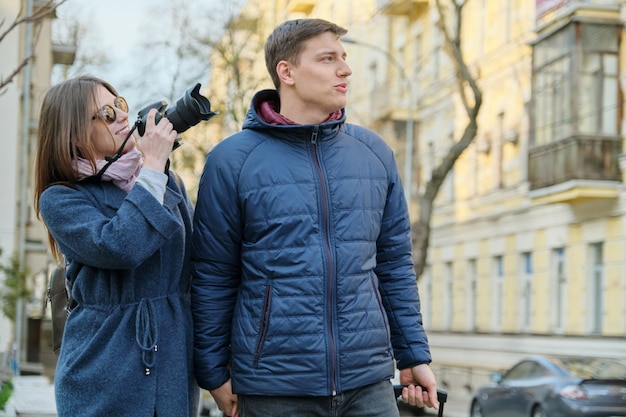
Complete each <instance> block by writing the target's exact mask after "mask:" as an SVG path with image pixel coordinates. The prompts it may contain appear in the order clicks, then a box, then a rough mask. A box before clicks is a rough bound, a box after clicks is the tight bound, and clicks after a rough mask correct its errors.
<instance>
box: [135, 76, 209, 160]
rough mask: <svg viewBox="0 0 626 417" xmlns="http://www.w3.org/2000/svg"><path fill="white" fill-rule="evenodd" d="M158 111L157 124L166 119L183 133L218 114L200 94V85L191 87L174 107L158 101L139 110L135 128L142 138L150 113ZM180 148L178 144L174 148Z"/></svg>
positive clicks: (177, 130)
mask: <svg viewBox="0 0 626 417" xmlns="http://www.w3.org/2000/svg"><path fill="white" fill-rule="evenodd" d="M151 109H157V114H156V118H155V120H154V121H155V124H158V123H159V121H160V120H161V119H162V118H163V117H166V118H167V119H168V120H169V121H170V122H171V123H172V125H173V126H174V130H175V131H176V132H178V133H182V132H184V131H186V130H187V129H189V128H190V127H192V126H195V125H197V124H198V123H200V121H202V120H209V119H210V118H212V117H213V116H215V115H216V114H218V112H214V111H211V103H210V102H209V99H208V98H206V97H204V96H203V95H202V94H200V83H198V84H196V85H195V86H193V87H189V88H188V89H187V91H185V94H184V95H183V96H182V97H181V98H179V99H178V100H177V101H176V103H174V105H173V106H170V107H168V106H167V102H166V101H163V100H162V101H157V102H156V103H152V104H150V105H148V106H146V107H144V108H143V109H141V110H139V114H138V118H137V121H136V122H135V126H136V127H137V131H138V132H139V134H140V135H141V136H143V134H144V133H145V131H146V123H147V120H148V112H149V111H150V110H151ZM176 147H178V142H176V144H174V148H176Z"/></svg>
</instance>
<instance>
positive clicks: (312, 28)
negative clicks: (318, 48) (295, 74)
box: [265, 19, 348, 89]
mask: <svg viewBox="0 0 626 417" xmlns="http://www.w3.org/2000/svg"><path fill="white" fill-rule="evenodd" d="M326 32H331V33H334V34H335V35H337V38H339V37H341V36H343V35H345V34H346V33H348V30H347V29H345V28H342V27H341V26H338V25H336V24H334V23H331V22H328V21H326V20H323V19H295V20H288V21H286V22H284V23H282V24H280V25H279V26H278V27H277V28H276V29H274V31H273V32H272V34H271V35H270V36H269V37H268V38H267V41H266V42H265V66H266V67H267V71H268V72H269V74H270V76H271V77H272V82H273V83H274V86H275V87H276V89H279V88H280V79H279V78H278V74H277V73H276V66H277V65H278V63H279V62H280V61H287V62H290V63H292V64H294V65H296V66H297V65H299V64H300V54H301V53H302V50H303V49H304V43H305V42H306V41H307V40H309V39H310V38H312V37H315V36H318V35H321V34H323V33H326Z"/></svg>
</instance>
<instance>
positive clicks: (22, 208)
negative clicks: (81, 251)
mask: <svg viewBox="0 0 626 417" xmlns="http://www.w3.org/2000/svg"><path fill="white" fill-rule="evenodd" d="M32 14H33V0H26V16H32ZM32 53H33V24H32V23H31V22H26V24H25V27H24V57H25V58H26V57H29V56H31V54H32ZM31 62H32V61H29V62H28V63H27V64H26V66H25V67H24V69H23V70H22V77H23V78H22V134H21V136H20V139H21V143H20V162H19V175H18V178H19V200H18V205H19V212H18V224H17V232H18V241H17V245H18V246H17V259H18V261H19V265H20V266H21V268H24V263H25V260H26V216H27V211H26V208H27V207H28V205H27V204H26V198H27V195H28V194H27V192H26V187H27V185H28V182H27V173H26V166H27V164H28V149H29V147H30V146H29V144H30V94H31V86H30V84H31V73H32V71H31ZM24 309H25V306H24V300H23V299H22V298H18V300H17V304H16V314H15V347H14V349H15V352H16V358H15V359H16V360H17V362H18V365H19V364H20V363H22V360H24V359H25V355H24V343H23V341H24V340H23V339H24V321H25V314H24Z"/></svg>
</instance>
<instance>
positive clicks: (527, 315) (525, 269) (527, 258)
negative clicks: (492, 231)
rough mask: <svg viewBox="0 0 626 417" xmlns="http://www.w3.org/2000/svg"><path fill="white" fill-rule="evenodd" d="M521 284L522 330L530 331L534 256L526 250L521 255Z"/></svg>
mask: <svg viewBox="0 0 626 417" xmlns="http://www.w3.org/2000/svg"><path fill="white" fill-rule="evenodd" d="M520 278H521V279H520V284H521V294H522V297H521V300H520V302H521V309H520V311H521V314H520V321H521V330H522V332H526V333H527V332H530V328H531V317H532V291H533V256H532V253H530V252H526V253H523V254H522V256H521V268H520Z"/></svg>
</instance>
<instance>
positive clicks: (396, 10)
mask: <svg viewBox="0 0 626 417" xmlns="http://www.w3.org/2000/svg"><path fill="white" fill-rule="evenodd" d="M376 6H377V7H378V10H379V11H380V12H382V13H384V14H387V15H390V16H409V17H414V16H416V15H418V14H420V13H421V12H423V11H425V10H426V9H427V8H428V0H376Z"/></svg>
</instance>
